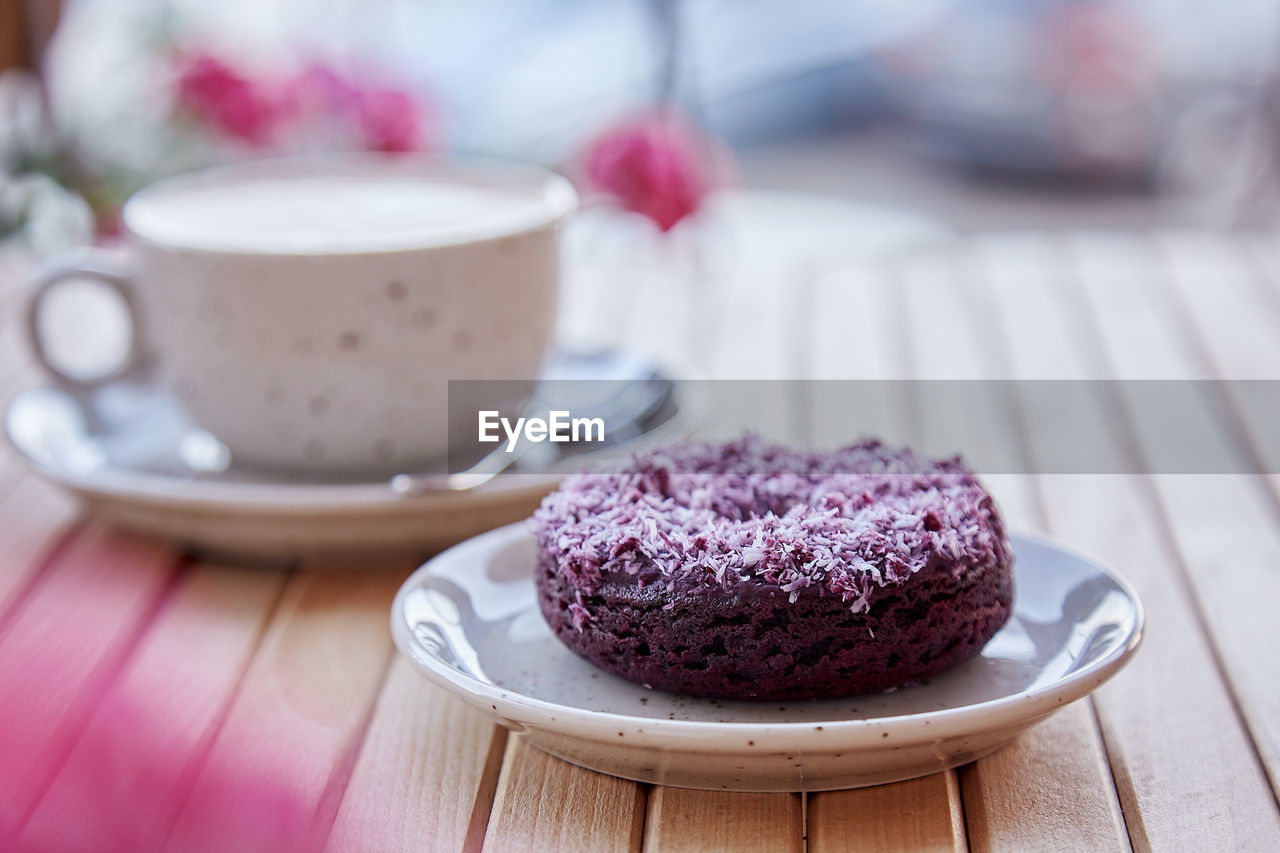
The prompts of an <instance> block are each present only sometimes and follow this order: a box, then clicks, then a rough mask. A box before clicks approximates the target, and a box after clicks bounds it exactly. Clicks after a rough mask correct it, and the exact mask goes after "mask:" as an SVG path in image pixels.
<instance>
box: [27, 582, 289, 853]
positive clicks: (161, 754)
mask: <svg viewBox="0 0 1280 853" xmlns="http://www.w3.org/2000/svg"><path fill="white" fill-rule="evenodd" d="M283 584H284V575H282V574H279V573H276V572H264V571H260V570H245V569H233V568H228V567H225V566H207V565H206V566H198V567H195V568H193V569H192V570H190V571H189V572H187V573H185V574H184V576H183V578H182V579H181V581H180V582H179V585H178V587H177V589H176V590H175V591H174V593H173V597H172V598H171V600H170V601H169V603H168V605H167V606H166V607H165V608H164V610H163V611H162V612H161V613H160V614H159V615H158V616H157V617H156V620H155V623H154V625H153V626H152V627H151V629H150V630H149V631H148V633H147V634H146V636H145V637H143V638H142V640H141V642H140V644H139V646H138V649H137V652H136V653H135V654H134V655H133V656H132V658H131V659H130V661H129V663H128V664H127V665H126V667H125V668H124V670H123V671H122V673H121V674H120V677H119V678H118V679H117V680H116V681H115V682H114V683H112V685H111V686H110V687H109V688H108V689H107V692H106V694H105V695H104V697H103V700H102V702H101V703H100V704H99V705H98V707H97V708H96V709H95V711H94V713H93V716H92V717H91V718H90V720H89V722H88V725H87V726H86V728H85V730H84V733H83V735H82V736H81V737H80V738H79V740H78V741H77V743H76V745H75V747H74V749H73V750H72V752H71V755H70V757H69V758H68V759H67V762H66V764H65V765H64V766H63V768H62V770H61V771H60V772H59V774H58V776H57V778H56V779H55V780H54V782H53V784H52V785H51V786H50V787H49V789H48V791H47V792H46V793H45V795H44V797H43V798H42V799H41V800H40V802H39V804H38V805H37V807H36V809H35V811H34V813H33V814H32V816H31V819H30V820H29V821H28V823H27V825H26V827H25V829H24V830H23V835H22V838H21V839H20V841H21V843H23V844H27V845H30V847H31V849H33V850H90V849H99V850H101V849H110V850H155V849H158V848H159V846H160V844H161V843H162V842H163V841H164V837H165V835H166V833H167V832H168V829H169V826H170V824H171V823H172V821H173V819H174V817H175V816H176V812H177V809H178V807H179V806H180V805H181V804H182V799H183V797H184V795H185V793H186V791H187V790H188V788H189V787H190V784H191V781H192V777H193V775H194V773H195V771H196V769H197V768H198V767H199V765H200V762H201V761H202V760H203V758H204V756H205V753H206V752H207V750H208V747H209V745H210V744H211V743H212V739H213V737H214V735H215V734H216V731H217V727H218V726H219V724H220V723H221V722H222V719H223V716H224V714H225V711H226V709H227V707H228V706H229V705H230V703H231V700H232V697H233V696H234V693H235V688H236V687H237V686H238V684H239V681H240V678H241V676H242V675H243V673H244V670H245V668H246V667H247V665H248V662H249V660H250V657H251V656H252V654H253V650H254V648H255V647H256V645H257V642H258V640H259V638H260V637H261V633H262V630H263V628H264V627H265V625H266V621H267V618H268V615H269V614H270V612H271V609H272V607H273V605H274V604H275V601H276V599H277V598H278V594H279V591H280V589H281V587H282V586H283ZM104 780H110V783H109V784H104Z"/></svg>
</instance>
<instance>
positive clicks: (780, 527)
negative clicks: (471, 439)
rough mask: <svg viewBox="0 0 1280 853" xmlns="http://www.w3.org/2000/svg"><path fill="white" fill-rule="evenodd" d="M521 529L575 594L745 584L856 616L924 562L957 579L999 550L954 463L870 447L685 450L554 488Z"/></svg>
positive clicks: (979, 492)
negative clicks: (621, 585)
mask: <svg viewBox="0 0 1280 853" xmlns="http://www.w3.org/2000/svg"><path fill="white" fill-rule="evenodd" d="M532 526H533V529H534V532H535V534H536V535H537V538H538V544H539V546H540V549H541V551H542V553H543V554H544V555H547V556H549V557H552V558H553V559H554V560H555V563H556V565H557V567H558V571H561V572H563V573H564V574H565V575H566V576H567V577H568V579H569V580H570V581H571V582H572V583H574V584H575V585H577V586H578V587H579V589H580V591H583V592H588V593H589V592H590V591H592V590H593V589H595V588H596V587H597V586H598V585H599V584H600V583H601V582H602V581H603V580H604V579H606V578H610V579H620V578H623V577H627V576H630V577H633V578H634V579H635V582H636V583H637V585H639V586H645V585H648V584H662V585H664V586H665V587H666V589H667V590H669V591H674V590H675V589H677V587H678V588H680V589H682V590H689V591H697V590H714V589H724V590H729V589H732V588H734V587H738V586H741V585H743V584H755V585H767V586H773V587H777V588H778V589H781V590H782V591H783V592H786V593H789V594H790V599H791V601H795V600H796V598H797V597H798V596H799V595H800V594H801V591H802V590H806V591H807V592H806V594H818V595H838V596H840V597H841V598H842V599H844V600H845V601H847V602H849V603H850V604H851V605H852V607H853V609H854V610H855V611H858V610H861V609H863V608H864V607H866V605H867V596H868V595H869V594H870V593H871V592H872V591H873V590H874V589H875V588H876V587H890V586H897V585H900V584H902V583H904V582H905V581H906V580H907V579H908V578H910V577H911V576H912V575H914V574H915V573H916V572H919V571H921V570H922V569H924V568H925V567H926V566H929V565H931V564H933V565H944V566H948V567H950V569H951V571H953V572H956V573H959V572H962V571H964V570H965V569H967V568H969V567H971V566H979V565H987V564H991V563H993V562H997V561H1000V560H1004V559H1007V553H1008V548H1007V543H1006V542H1005V539H1004V533H1003V525H1002V523H1001V520H1000V517H999V515H998V513H997V510H996V508H995V504H994V502H993V501H992V499H991V495H990V494H988V493H987V491H986V489H984V488H983V487H982V485H981V484H980V483H979V482H978V479H977V477H975V476H974V474H973V473H972V472H971V471H969V469H967V468H966V467H965V466H964V464H963V463H962V462H961V461H960V459H959V458H958V457H957V458H952V459H946V460H930V459H926V458H922V457H918V456H917V455H915V454H914V453H912V452H911V451H910V450H907V449H900V450H893V449H890V448H887V447H885V446H884V445H882V444H881V443H880V442H878V441H863V442H859V443H858V444H854V445H850V446H848V447H845V448H842V449H840V450H837V451H834V452H818V451H807V450H793V449H789V448H786V447H783V446H781V445H777V444H773V443H770V442H767V441H764V440H763V439H760V438H756V437H754V436H747V437H744V438H741V439H738V440H735V441H731V442H728V443H724V444H714V443H706V442H686V443H682V444H678V445H675V446H671V447H668V448H665V449H663V450H660V451H656V452H651V453H647V454H642V455H637V456H636V457H634V458H633V459H632V461H631V464H630V465H628V466H627V467H625V468H624V469H621V470H616V471H607V472H601V473H591V474H579V475H576V476H573V477H570V478H568V479H566V480H565V482H564V483H563V484H562V485H561V487H560V488H559V489H558V490H557V491H555V492H552V493H551V494H550V495H548V496H547V497H546V498H545V499H544V500H543V502H542V506H541V507H540V508H539V509H538V510H537V511H536V512H535V513H534V515H533V519H532Z"/></svg>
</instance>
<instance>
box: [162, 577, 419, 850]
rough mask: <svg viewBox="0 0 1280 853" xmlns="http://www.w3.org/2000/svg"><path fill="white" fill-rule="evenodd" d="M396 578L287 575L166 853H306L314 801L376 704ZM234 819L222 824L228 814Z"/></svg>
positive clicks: (315, 818) (318, 819)
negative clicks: (218, 852)
mask: <svg viewBox="0 0 1280 853" xmlns="http://www.w3.org/2000/svg"><path fill="white" fill-rule="evenodd" d="M400 580H401V576H400V573H399V572H394V573H393V572H375V571H368V570H349V571H343V570H340V569H337V568H334V569H323V570H315V571H308V570H302V571H298V572H296V573H295V574H294V575H292V576H291V577H290V578H289V581H288V583H287V585H286V588H285V590H284V593H283V599H282V601H281V603H280V606H279V608H278V609H277V611H276V612H275V613H274V614H273V617H272V619H271V621H270V624H269V625H268V627H267V630H266V634H265V636H264V637H263V640H262V643H261V645H260V647H259V648H258V650H257V652H256V654H255V655H254V658H253V660H252V662H251V664H250V666H249V671H248V673H247V674H246V676H245V678H244V681H243V683H242V685H241V687H240V690H239V692H238V694H237V695H236V697H235V701H234V703H233V705H232V708H231V710H230V712H229V713H228V715H227V718H226V721H225V723H224V724H223V726H222V729H221V730H220V731H219V732H218V735H217V739H216V741H215V742H214V744H213V746H212V748H211V749H210V751H209V753H208V757H207V759H206V760H205V762H204V764H203V766H202V767H201V768H200V771H199V773H198V774H197V777H196V780H195V783H194V784H193V785H192V788H191V790H190V792H189V795H188V796H187V798H186V800H185V801H184V803H183V804H182V806H181V808H180V809H179V813H178V815H177V820H176V821H175V822H174V824H173V827H172V830H171V832H170V833H169V835H168V836H167V838H166V840H165V849H171V850H185V849H190V848H191V847H193V846H195V847H199V846H200V845H201V844H203V843H205V841H206V840H207V839H210V838H214V837H218V838H220V839H221V842H220V843H221V844H222V845H223V846H224V847H242V848H247V849H281V850H285V849H290V848H296V847H299V846H301V847H305V848H308V849H313V848H314V846H315V844H316V842H317V838H318V834H319V833H320V831H321V830H322V829H323V819H322V818H323V816H322V815H321V814H320V812H319V809H320V808H321V803H322V798H323V797H324V795H325V791H326V788H327V786H328V785H329V781H330V779H331V777H332V774H333V772H334V768H335V767H337V766H338V765H339V763H340V761H341V759H342V756H343V755H345V754H346V751H347V750H348V749H350V744H351V742H352V738H353V737H355V735H356V733H357V732H358V731H359V727H360V725H361V724H362V722H363V721H364V719H365V717H366V716H367V714H368V711H369V707H370V706H371V705H372V704H373V702H374V701H375V700H376V697H377V688H378V686H379V684H380V682H381V679H382V675H383V672H384V667H385V664H386V661H387V660H388V656H389V653H390V649H391V642H390V638H389V637H388V636H387V630H386V619H387V612H388V610H389V608H390V605H391V598H392V595H393V593H394V591H395V588H396V587H397V586H398V585H399V582H400ZM238 812H239V813H242V815H243V816H242V819H241V820H238V821H236V822H233V823H228V822H227V819H226V816H227V815H228V814H234V813H238Z"/></svg>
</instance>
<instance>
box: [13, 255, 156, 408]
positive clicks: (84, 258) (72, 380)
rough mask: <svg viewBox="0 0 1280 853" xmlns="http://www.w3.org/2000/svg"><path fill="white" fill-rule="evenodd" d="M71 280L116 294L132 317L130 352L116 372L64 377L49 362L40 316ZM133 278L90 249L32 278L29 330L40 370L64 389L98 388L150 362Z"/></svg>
mask: <svg viewBox="0 0 1280 853" xmlns="http://www.w3.org/2000/svg"><path fill="white" fill-rule="evenodd" d="M69 278H92V279H96V280H97V281H98V282H100V283H102V284H104V285H106V286H107V287H109V288H110V289H111V290H114V291H115V292H116V295H118V296H119V297H120V301H121V302H123V303H124V307H125V310H126V311H127V312H128V314H129V325H130V332H129V335H130V340H129V351H128V353H127V354H126V355H125V357H124V360H123V361H121V363H120V364H119V365H117V366H116V367H115V368H113V369H112V370H109V371H107V372H106V373H102V374H100V375H98V376H90V377H88V378H85V377H77V376H70V375H68V374H67V373H64V372H63V371H62V370H61V369H60V368H59V367H58V366H57V365H56V364H54V363H53V362H52V361H50V360H49V356H48V351H47V349H46V347H45V341H44V338H42V337H41V335H40V324H39V320H40V314H41V311H42V310H43V308H44V301H45V298H46V297H47V296H48V295H49V293H50V291H52V290H53V288H54V286H55V285H57V284H58V283H59V282H62V281H65V280H66V279H69ZM131 279H132V275H131V274H130V272H129V271H128V270H127V269H126V268H125V265H124V264H123V263H121V262H120V261H119V260H117V259H114V258H112V257H111V256H109V255H108V254H107V253H105V252H102V251H100V250H95V249H89V250H83V251H79V252H76V253H74V254H71V255H64V256H62V257H58V258H54V259H53V260H52V261H51V262H49V263H48V264H45V265H42V266H41V267H40V268H39V269H37V270H36V272H35V273H34V275H33V276H32V281H31V286H30V290H29V291H28V293H27V305H26V326H27V342H28V343H29V344H30V346H31V354H32V355H33V356H34V357H35V359H36V361H38V362H39V363H40V366H41V367H42V368H44V369H45V371H47V372H48V373H49V374H50V375H51V376H53V377H54V379H56V380H57V381H58V382H60V383H62V384H63V385H67V386H70V387H72V388H82V389H87V388H94V387H96V386H98V385H102V384H104V383H106V382H110V381H112V380H114V379H118V378H120V377H121V376H123V375H124V374H126V373H129V372H130V371H132V370H135V369H136V368H138V367H140V366H141V365H142V364H143V362H144V361H145V360H146V359H145V357H144V351H143V344H142V326H141V315H140V314H139V312H138V306H137V302H136V300H135V299H134V296H133V289H132V286H131V285H130V280H131Z"/></svg>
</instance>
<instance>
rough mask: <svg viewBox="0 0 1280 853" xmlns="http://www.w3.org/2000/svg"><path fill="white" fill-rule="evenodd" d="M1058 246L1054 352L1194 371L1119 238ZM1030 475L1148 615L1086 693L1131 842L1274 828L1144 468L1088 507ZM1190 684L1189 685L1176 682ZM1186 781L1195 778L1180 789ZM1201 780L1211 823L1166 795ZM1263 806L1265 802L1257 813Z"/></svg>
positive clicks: (1145, 253) (1110, 370) (1209, 838)
mask: <svg viewBox="0 0 1280 853" xmlns="http://www.w3.org/2000/svg"><path fill="white" fill-rule="evenodd" d="M1067 248H1068V249H1069V251H1068V257H1067V258H1066V259H1065V260H1066V261H1067V263H1066V264H1065V266H1066V267H1067V268H1069V269H1070V270H1071V272H1072V275H1071V279H1070V281H1071V282H1072V283H1073V284H1072V286H1066V284H1067V282H1066V281H1060V282H1058V286H1057V287H1055V288H1053V289H1052V290H1051V292H1050V296H1051V297H1052V302H1051V304H1052V305H1053V306H1054V311H1053V312H1052V313H1054V314H1055V316H1058V317H1060V318H1064V319H1065V320H1066V321H1068V322H1069V323H1070V324H1071V325H1070V330H1069V331H1070V332H1071V337H1070V339H1071V340H1074V341H1075V342H1077V344H1078V345H1077V346H1073V347H1068V348H1065V349H1062V348H1059V349H1058V350H1056V351H1055V352H1054V357H1055V358H1056V359H1058V360H1060V361H1061V360H1062V359H1063V356H1068V357H1070V358H1076V359H1079V358H1082V357H1087V358H1088V359H1089V360H1088V363H1089V364H1091V365H1098V366H1099V367H1097V368H1095V369H1098V370H1100V371H1101V374H1102V376H1104V377H1111V378H1114V377H1116V376H1129V377H1132V376H1151V375H1155V376H1159V377H1161V378H1176V377H1180V376H1181V377H1186V376H1188V375H1194V371H1193V368H1192V367H1191V365H1188V364H1186V363H1185V362H1184V361H1182V360H1180V359H1182V358H1183V356H1182V354H1181V353H1180V351H1179V350H1177V349H1176V348H1174V345H1173V343H1172V341H1171V339H1170V337H1169V333H1168V326H1167V323H1164V324H1162V323H1160V322H1157V320H1158V319H1159V318H1160V317H1162V316H1165V312H1162V309H1161V307H1160V305H1159V303H1153V302H1152V301H1151V293H1150V290H1151V287H1153V286H1154V281H1144V280H1143V279H1151V278H1152V274H1151V270H1152V269H1153V264H1152V262H1151V258H1150V255H1149V250H1148V249H1147V248H1145V247H1143V246H1142V245H1141V244H1137V243H1135V242H1134V241H1132V240H1127V239H1126V240H1120V239H1119V238H1102V237H1097V236H1085V235H1076V236H1074V237H1072V238H1071V239H1070V240H1069V241H1068V243H1067ZM1058 266H1060V267H1061V266H1063V265H1062V264H1058ZM1166 310H1167V309H1166ZM1006 327H1008V324H1006ZM1136 330H1141V332H1142V334H1141V335H1140V336H1139V335H1137V334H1136ZM1079 344H1083V347H1084V352H1083V353H1082V352H1081V346H1079ZM1125 347H1127V349H1126V348H1125ZM1117 358H1119V360H1117ZM1077 369H1078V368H1077ZM1112 405H1113V413H1114V414H1115V415H1117V416H1118V418H1119V421H1118V423H1119V425H1120V427H1121V433H1122V434H1121V438H1122V439H1123V438H1124V435H1123V434H1124V433H1125V432H1129V431H1132V430H1134V429H1135V426H1134V424H1133V421H1132V417H1131V415H1132V413H1131V412H1130V411H1127V410H1124V407H1120V409H1115V408H1114V401H1113V403H1112ZM1128 447H1129V448H1131V449H1136V448H1137V444H1136V442H1135V441H1133V440H1130V441H1129V442H1128ZM1044 479H1045V481H1046V483H1047V486H1049V487H1052V488H1051V489H1050V491H1049V494H1050V497H1051V500H1050V502H1051V504H1053V505H1054V507H1055V512H1054V518H1055V521H1056V522H1057V523H1058V524H1059V525H1062V526H1065V527H1066V528H1067V529H1073V528H1078V529H1079V530H1080V532H1079V533H1078V534H1075V535H1077V536H1078V537H1079V538H1080V539H1081V540H1082V541H1088V540H1089V539H1090V538H1097V537H1099V535H1100V534H1103V533H1105V532H1106V531H1108V530H1110V531H1113V533H1112V534H1111V535H1109V536H1108V537H1107V541H1108V543H1109V544H1107V546H1106V547H1103V548H1101V549H1100V550H1101V551H1102V553H1103V555H1104V556H1106V555H1108V554H1112V555H1114V554H1116V553H1121V554H1124V555H1125V556H1124V557H1123V558H1118V557H1117V558H1115V562H1116V564H1117V565H1119V566H1121V567H1122V568H1123V569H1125V570H1126V573H1127V574H1128V575H1129V576H1130V578H1131V579H1132V580H1133V581H1134V582H1135V584H1136V586H1137V587H1138V589H1139V591H1140V592H1141V593H1142V595H1143V598H1144V601H1145V602H1146V605H1147V608H1148V612H1149V613H1151V614H1154V615H1155V618H1153V619H1152V620H1151V621H1150V622H1149V624H1148V634H1149V635H1150V636H1149V638H1148V641H1147V648H1146V649H1144V650H1143V652H1142V653H1140V654H1139V655H1138V657H1137V658H1136V660H1135V662H1134V664H1133V665H1132V666H1131V667H1130V668H1129V671H1128V672H1126V673H1125V674H1124V675H1123V676H1122V677H1121V678H1118V679H1117V680H1116V681H1114V682H1112V683H1110V684H1108V685H1106V686H1104V687H1103V688H1102V690H1101V691H1099V693H1098V694H1097V698H1096V702H1097V706H1098V709H1099V721H1100V722H1101V724H1102V731H1103V737H1104V741H1105V743H1106V744H1107V745H1108V748H1109V755H1110V756H1111V767H1112V771H1113V777H1114V779H1115V782H1116V788H1117V791H1118V792H1119V794H1120V798H1121V802H1122V804H1123V805H1124V808H1125V818H1126V823H1127V826H1128V828H1129V833H1130V837H1131V839H1132V841H1133V845H1134V847H1135V848H1137V849H1149V848H1150V847H1152V846H1155V847H1157V848H1159V847H1163V846H1168V845H1170V844H1187V843H1193V840H1194V843H1199V844H1203V845H1209V846H1212V845H1215V844H1216V845H1222V844H1224V843H1230V842H1226V841H1224V835H1225V836H1226V837H1228V838H1235V839H1236V843H1242V841H1243V839H1244V838H1249V837H1254V836H1255V835H1256V837H1259V838H1267V837H1272V838H1276V837H1277V836H1276V833H1277V824H1276V821H1275V819H1274V799H1273V797H1272V796H1271V791H1269V790H1266V780H1265V777H1264V776H1263V775H1262V773H1261V770H1260V769H1259V767H1258V766H1257V756H1256V754H1255V752H1254V744H1253V742H1252V738H1251V733H1250V732H1249V731H1248V729H1247V728H1246V727H1245V726H1244V725H1243V724H1242V723H1238V724H1237V725H1236V726H1235V727H1234V728H1233V727H1232V726H1231V725H1223V721H1224V720H1229V719H1231V718H1232V716H1233V706H1234V703H1235V696H1234V694H1233V692H1232V689H1231V687H1232V682H1231V678H1230V673H1229V672H1227V671H1226V669H1225V668H1224V667H1223V663H1222V659H1221V657H1220V655H1219V654H1218V649H1217V648H1216V645H1215V640H1214V638H1213V636H1212V634H1211V632H1209V631H1208V630H1207V629H1208V625H1207V623H1205V622H1204V621H1203V613H1202V611H1201V601H1200V598H1199V596H1198V595H1197V590H1196V587H1195V585H1194V584H1193V583H1192V582H1191V578H1190V576H1189V572H1188V570H1187V569H1188V567H1187V564H1186V563H1185V562H1184V560H1183V555H1182V552H1181V549H1180V547H1179V542H1178V538H1177V537H1176V536H1175V535H1173V534H1172V533H1171V530H1170V527H1171V526H1174V525H1175V518H1174V517H1173V516H1167V515H1166V510H1167V509H1168V508H1167V506H1165V505H1164V502H1163V500H1161V499H1159V497H1158V495H1157V494H1156V490H1155V487H1154V485H1153V484H1154V479H1155V478H1149V477H1136V476H1131V477H1115V478H1110V479H1109V482H1110V483H1111V484H1112V485H1111V487H1110V488H1109V492H1108V496H1109V500H1108V502H1107V507H1106V511H1105V512H1103V511H1102V510H1101V509H1099V508H1098V507H1097V506H1094V504H1096V503H1097V501H1096V495H1095V494H1092V492H1091V491H1090V490H1088V489H1083V488H1081V485H1082V484H1081V483H1079V482H1073V481H1076V480H1078V479H1079V478H1072V477H1048V478H1044ZM1189 479H1191V480H1194V481H1195V482H1202V481H1203V478H1189ZM1085 485H1087V483H1086V484H1085ZM1153 558H1154V560H1153ZM1170 580H1172V584H1170V583H1169V581H1170ZM1171 626H1174V627H1171ZM1193 682H1194V683H1198V685H1199V686H1198V687H1196V688H1194V689H1188V687H1187V685H1188V683H1193ZM1193 778H1194V779H1195V780H1196V781H1197V784H1196V785H1194V786H1189V785H1188V780H1189V779H1193ZM1215 778H1216V779H1218V780H1220V782H1219V784H1217V785H1214V784H1212V783H1210V784H1209V790H1212V791H1215V792H1219V794H1220V793H1221V792H1222V791H1226V790H1231V791H1232V792H1233V796H1231V797H1229V798H1226V799H1219V800H1218V806H1217V808H1216V809H1215V810H1214V812H1213V814H1214V821H1213V823H1212V825H1210V824H1206V823H1204V822H1197V821H1194V820H1193V817H1194V816H1193V815H1190V814H1188V813H1187V812H1186V811H1185V809H1183V808H1182V806H1181V805H1180V803H1181V802H1182V799H1181V797H1192V798H1203V796H1204V791H1205V787H1204V785H1203V784H1201V782H1202V780H1205V779H1215ZM1258 785H1260V786H1261V787H1260V788H1259V787H1257V786H1258ZM1184 789H1185V791H1184V794H1182V795H1178V794H1177V792H1178V791H1179V790H1184ZM1263 791H1265V793H1263ZM1259 794H1261V796H1262V797H1263V800H1261V801H1259V800H1258V799H1257V797H1258V795H1259ZM1263 802H1265V803H1266V806H1265V807H1263V808H1262V810H1261V811H1258V807H1259V806H1260V805H1261V804H1262V803H1263ZM1250 804H1252V805H1250ZM1215 833H1217V834H1215ZM1278 843H1280V842H1278Z"/></svg>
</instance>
